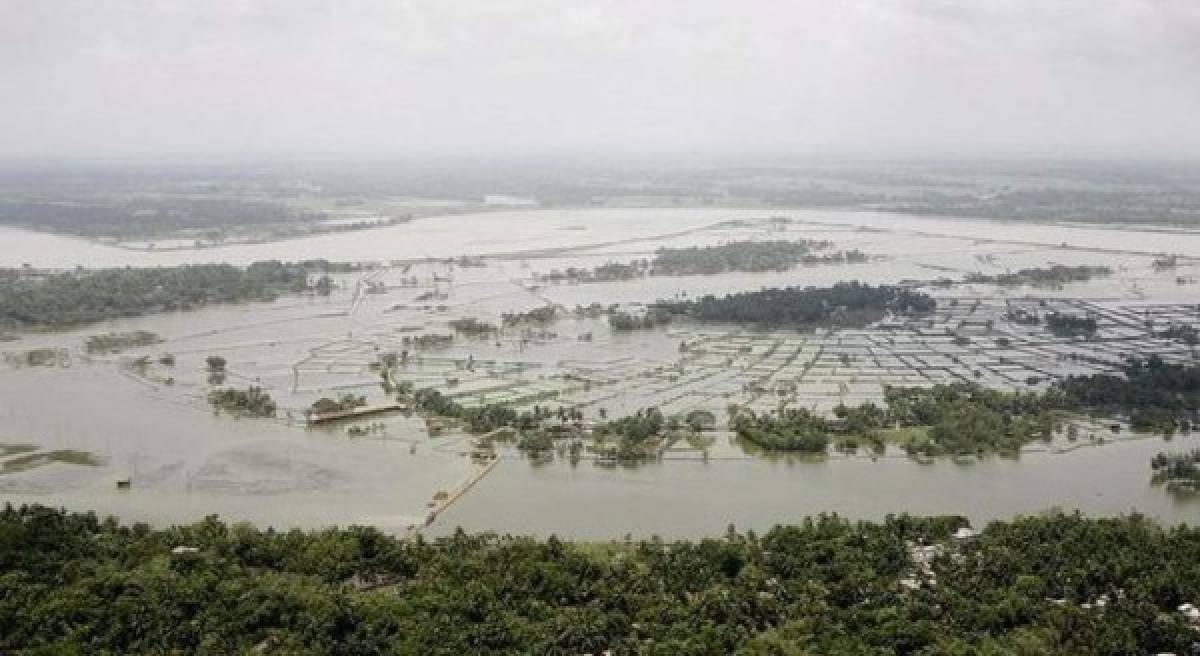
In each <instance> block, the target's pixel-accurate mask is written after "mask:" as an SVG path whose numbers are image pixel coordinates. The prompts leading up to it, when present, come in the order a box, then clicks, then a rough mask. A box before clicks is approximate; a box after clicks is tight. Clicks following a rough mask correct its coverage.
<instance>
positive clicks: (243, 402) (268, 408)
mask: <svg viewBox="0 0 1200 656" xmlns="http://www.w3.org/2000/svg"><path fill="white" fill-rule="evenodd" d="M208 402H209V403H210V404H211V405H212V406H213V410H214V411H222V412H225V413H226V414H230V415H233V416H235V417H263V418H269V417H274V416H275V412H276V410H277V407H276V405H275V400H274V399H272V398H271V395H270V394H268V393H267V391H266V390H264V389H263V388H261V387H256V386H250V387H248V388H246V389H236V388H233V387H222V388H220V389H215V390H212V391H210V392H209V393H208Z"/></svg>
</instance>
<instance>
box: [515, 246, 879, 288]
mask: <svg viewBox="0 0 1200 656" xmlns="http://www.w3.org/2000/svg"><path fill="white" fill-rule="evenodd" d="M832 245H833V244H832V242H828V241H818V240H809V239H800V240H794V241H793V240H782V239H781V240H771V241H749V240H745V241H731V242H726V243H723V244H718V245H715V246H690V247H687V248H666V247H664V248H659V249H658V250H657V251H655V252H654V257H653V258H649V259H647V258H642V259H638V260H633V261H631V262H627V263H622V262H606V263H604V264H601V265H600V266H597V267H594V268H591V269H588V268H586V267H568V268H566V269H564V270H557V269H556V270H553V271H550V272H549V273H544V274H538V275H536V276H535V278H536V279H537V280H539V281H544V282H613V281H621V280H634V279H637V278H643V277H646V276H700V275H716V274H720V273H732V272H744V273H764V272H768V271H788V270H790V269H792V268H794V267H796V266H799V265H815V264H858V263H861V262H866V261H867V260H868V259H870V258H869V256H868V255H867V254H866V253H863V252H862V251H860V250H857V249H853V250H848V251H833V252H818V251H824V250H827V249H829V248H830V247H831V246H832Z"/></svg>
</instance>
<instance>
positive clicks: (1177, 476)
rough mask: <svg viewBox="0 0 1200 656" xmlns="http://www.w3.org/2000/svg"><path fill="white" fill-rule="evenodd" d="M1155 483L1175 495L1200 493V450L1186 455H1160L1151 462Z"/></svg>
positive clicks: (1194, 450)
mask: <svg viewBox="0 0 1200 656" xmlns="http://www.w3.org/2000/svg"><path fill="white" fill-rule="evenodd" d="M1150 469H1152V470H1153V471H1154V476H1153V478H1152V480H1153V481H1154V483H1157V484H1163V483H1165V484H1166V486H1167V490H1168V491H1170V492H1172V493H1175V494H1188V495H1190V494H1195V493H1196V492H1200V449H1193V450H1192V451H1188V452H1184V453H1166V452H1162V453H1158V454H1155V456H1154V458H1153V459H1151V461H1150Z"/></svg>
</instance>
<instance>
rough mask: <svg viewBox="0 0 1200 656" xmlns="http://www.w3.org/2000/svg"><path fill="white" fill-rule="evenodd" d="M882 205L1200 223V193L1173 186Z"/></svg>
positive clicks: (1019, 192) (1018, 192) (933, 211)
mask: <svg viewBox="0 0 1200 656" xmlns="http://www.w3.org/2000/svg"><path fill="white" fill-rule="evenodd" d="M882 207H884V208H886V209H889V210H892V211H897V212H905V213H909V214H930V215H935V216H955V217H970V218H982V219H1005V220H1014V219H1033V220H1052V221H1085V222H1088V223H1097V222H1099V223H1145V224H1176V225H1195V224H1196V223H1197V222H1200V195H1197V194H1195V193H1191V192H1186V191H1181V190H1179V189H1175V188H1171V189H1170V190H1163V189H1145V190H1132V189H1125V190H1119V191H1109V190H1103V189H1079V188H1071V189H1064V188H1055V187H1044V188H1037V189H1009V190H1005V191H1000V192H995V191H992V190H989V191H987V192H986V193H963V194H946V193H942V192H937V191H930V192H925V193H922V194H920V195H919V197H917V198H915V199H913V200H905V201H903V202H899V203H884V204H883V205H882Z"/></svg>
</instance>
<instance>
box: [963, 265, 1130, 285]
mask: <svg viewBox="0 0 1200 656" xmlns="http://www.w3.org/2000/svg"><path fill="white" fill-rule="evenodd" d="M1111 274H1112V268H1110V267H1106V266H1090V265H1087V264H1084V265H1080V266H1066V265H1062V264H1055V265H1054V266H1050V267H1042V268H1030V269H1021V270H1020V271H1017V272H1015V273H1011V272H1010V273H1000V274H996V275H991V276H989V275H985V274H982V273H969V274H967V276H966V277H965V278H964V279H963V281H964V282H968V283H985V284H993V285H1003V286H1006V287H1016V286H1019V285H1034V286H1038V287H1044V286H1058V285H1064V284H1066V283H1070V282H1085V281H1088V280H1091V279H1092V278H1097V277H1100V276H1107V275H1111Z"/></svg>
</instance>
